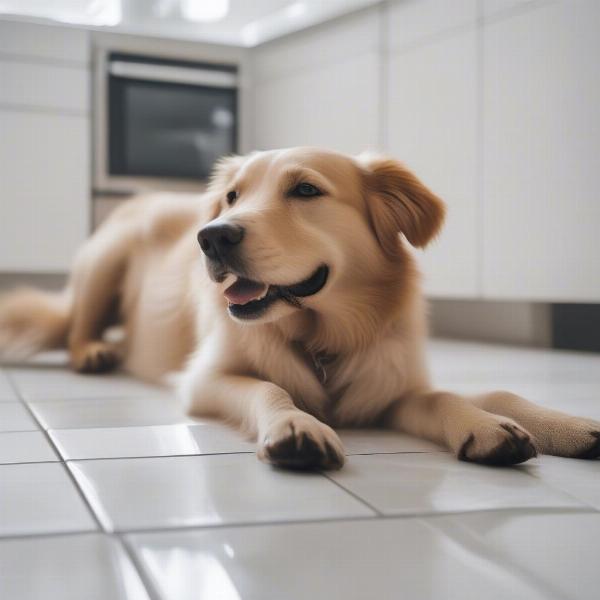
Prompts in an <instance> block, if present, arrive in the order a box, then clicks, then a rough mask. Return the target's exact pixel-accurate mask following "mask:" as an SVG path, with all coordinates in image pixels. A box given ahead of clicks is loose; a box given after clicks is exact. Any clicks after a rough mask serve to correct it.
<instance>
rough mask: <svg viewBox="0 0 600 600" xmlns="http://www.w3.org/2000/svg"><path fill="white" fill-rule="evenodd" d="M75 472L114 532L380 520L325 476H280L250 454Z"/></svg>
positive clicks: (96, 465) (88, 465) (94, 466)
mask: <svg viewBox="0 0 600 600" xmlns="http://www.w3.org/2000/svg"><path fill="white" fill-rule="evenodd" d="M69 466H70V468H71V469H72V471H73V473H74V475H75V477H76V478H77V481H78V482H79V485H80V486H81V488H82V489H83V490H84V492H85V494H86V496H87V497H88V499H89V501H90V503H91V504H92V506H93V507H94V510H95V511H96V514H98V516H99V518H100V519H101V521H102V523H103V524H104V526H105V527H106V528H107V529H109V530H113V529H117V530H124V529H138V528H148V527H180V526H193V525H211V524H220V523H246V522H260V521H280V520H302V519H324V518H340V517H349V516H369V515H371V514H373V513H372V512H371V511H370V510H369V509H368V508H367V507H365V506H364V505H363V504H362V503H360V502H358V501H357V500H355V499H354V498H353V497H352V496H350V495H349V494H347V493H346V492H345V491H343V490H341V489H340V488H339V487H338V486H336V485H335V484H334V483H332V482H331V481H329V480H327V479H326V478H325V477H323V476H322V475H319V474H316V473H312V474H309V473H290V472H285V471H277V470H275V469H273V468H271V467H269V466H267V465H264V464H262V463H260V462H259V461H258V460H257V459H256V457H255V456H254V455H250V454H220V455H211V456H183V457H169V458H137V459H122V460H98V461H95V460H94V461H80V462H77V461H74V462H70V463H69Z"/></svg>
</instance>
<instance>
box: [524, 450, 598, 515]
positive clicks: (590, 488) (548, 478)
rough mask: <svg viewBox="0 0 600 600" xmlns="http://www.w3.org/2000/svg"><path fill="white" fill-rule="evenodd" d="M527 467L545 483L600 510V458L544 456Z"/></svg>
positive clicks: (529, 471) (528, 470)
mask: <svg viewBox="0 0 600 600" xmlns="http://www.w3.org/2000/svg"><path fill="white" fill-rule="evenodd" d="M525 467H526V470H527V472H528V473H530V474H531V475H533V476H534V477H536V478H537V479H539V480H541V481H542V482H544V483H545V484H547V485H550V486H552V487H554V488H556V489H559V490H562V491H563V492H565V493H566V494H569V495H570V496H573V497H574V498H577V499H578V500H580V501H581V502H583V503H584V504H587V505H589V506H593V507H594V508H596V509H598V510H600V460H576V459H569V458H559V457H557V456H542V457H541V458H540V459H539V460H536V461H535V463H532V464H526V465H525ZM599 518H600V517H599Z"/></svg>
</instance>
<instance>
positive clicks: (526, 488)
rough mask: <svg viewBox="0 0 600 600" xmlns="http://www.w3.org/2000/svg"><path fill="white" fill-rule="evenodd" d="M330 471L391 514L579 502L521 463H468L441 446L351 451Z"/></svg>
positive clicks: (541, 505) (574, 504) (378, 507)
mask: <svg viewBox="0 0 600 600" xmlns="http://www.w3.org/2000/svg"><path fill="white" fill-rule="evenodd" d="M331 477H332V479H334V480H335V481H337V482H338V483H340V484H341V485H342V486H344V487H345V488H346V489H348V490H350V491H351V492H353V493H354V494H356V495H357V496H359V497H360V498H362V499H363V500H366V501H367V502H368V503H370V504H371V505H372V506H374V507H375V508H377V509H378V510H380V511H382V512H383V513H384V514H390V515H394V514H427V513H436V512H461V511H470V510H489V509H494V508H515V507H572V506H581V503H579V502H577V501H576V500H575V499H573V498H571V497H570V496H568V495H566V494H563V493H561V492H560V491H558V490H553V489H552V488H550V487H548V486H547V485H544V484H543V483H542V482H540V481H539V480H537V479H535V478H534V477H531V476H529V475H527V473H525V472H523V471H521V470H520V469H519V468H504V469H502V468H492V467H485V466H480V465H474V464H468V463H464V462H460V461H458V460H457V459H456V458H454V457H453V456H451V455H450V454H447V453H443V452H439V453H430V454H425V453H422V454H378V455H371V456H353V457H351V458H350V459H349V460H348V464H347V465H346V467H345V468H344V469H342V470H341V471H339V472H336V473H332V474H331Z"/></svg>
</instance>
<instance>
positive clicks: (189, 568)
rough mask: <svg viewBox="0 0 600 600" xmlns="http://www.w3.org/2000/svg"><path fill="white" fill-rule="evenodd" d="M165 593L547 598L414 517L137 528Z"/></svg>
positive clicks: (180, 596)
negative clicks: (179, 528) (205, 527)
mask: <svg viewBox="0 0 600 600" xmlns="http://www.w3.org/2000/svg"><path fill="white" fill-rule="evenodd" d="M129 539H131V540H132V543H133V544H134V548H135V551H136V554H137V555H138V557H139V558H140V559H141V562H142V564H143V566H144V569H145V570H146V572H147V573H148V575H149V577H150V578H151V580H152V582H153V584H154V586H155V587H156V588H157V589H158V590H159V592H160V594H161V597H162V598H164V599H165V600H187V599H189V600H196V599H197V598H220V599H222V600H240V599H241V598H244V599H246V598H250V599H256V600H258V599H260V600H269V599H273V600H279V599H282V598H285V599H286V600H306V599H307V598H315V599H317V598H318V599H321V598H323V599H326V598H327V599H329V598H348V599H355V600H362V599H364V598H377V599H378V600H397V599H398V598H415V599H416V598H419V599H434V598H445V599H449V598H486V600H495V599H498V600H505V599H506V598H528V599H531V600H534V599H542V598H545V596H543V595H542V594H540V593H539V592H537V591H536V590H535V589H534V588H533V586H530V585H528V584H527V583H526V582H524V581H522V580H521V579H519V578H518V576H517V575H516V574H515V573H513V572H511V571H510V570H509V569H506V568H504V567H503V566H502V565H494V564H492V563H490V562H488V561H487V560H486V559H485V558H482V557H481V556H480V553H479V552H470V551H468V549H465V548H463V547H461V546H459V545H457V544H456V543H454V542H453V541H452V540H451V539H449V538H448V537H446V536H445V535H443V534H441V533H440V532H438V531H436V530H434V529H433V528H430V527H427V526H426V525H424V524H422V523H420V522H419V521H418V520H415V519H392V520H386V521H376V520H372V521H353V522H338V523H310V524H297V525H271V526H266V527H245V528H238V529H236V528H229V527H228V528H218V529H213V530H205V531H189V532H169V533H167V532H164V533H156V534H137V535H132V536H129Z"/></svg>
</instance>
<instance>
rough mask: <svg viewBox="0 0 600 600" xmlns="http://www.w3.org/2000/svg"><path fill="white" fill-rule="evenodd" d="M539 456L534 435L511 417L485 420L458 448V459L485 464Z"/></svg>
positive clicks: (514, 462) (513, 462)
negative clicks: (533, 438)
mask: <svg viewBox="0 0 600 600" xmlns="http://www.w3.org/2000/svg"><path fill="white" fill-rule="evenodd" d="M535 456H537V449H536V447H535V445H534V443H533V440H532V437H531V435H530V434H529V433H528V432H527V431H526V430H525V429H523V428H522V427H520V426H519V425H517V424H516V423H515V422H514V421H512V420H510V419H505V418H500V417H498V421H497V422H494V421H487V420H486V422H485V423H481V424H480V425H479V426H478V427H477V428H476V429H474V430H473V431H471V432H470V433H469V435H468V436H467V438H466V439H465V440H464V441H463V443H462V444H461V446H460V448H459V450H458V458H459V459H460V460H465V461H469V462H476V463H481V464H485V465H497V466H507V465H516V464H519V463H522V462H525V461H526V460H529V459H530V458H533V457H535Z"/></svg>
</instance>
